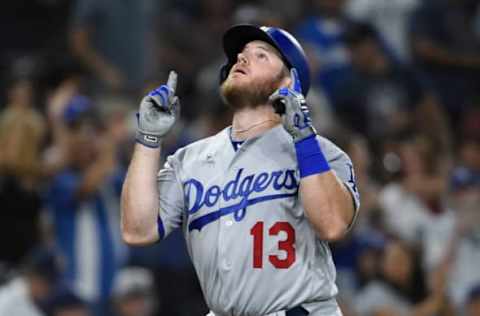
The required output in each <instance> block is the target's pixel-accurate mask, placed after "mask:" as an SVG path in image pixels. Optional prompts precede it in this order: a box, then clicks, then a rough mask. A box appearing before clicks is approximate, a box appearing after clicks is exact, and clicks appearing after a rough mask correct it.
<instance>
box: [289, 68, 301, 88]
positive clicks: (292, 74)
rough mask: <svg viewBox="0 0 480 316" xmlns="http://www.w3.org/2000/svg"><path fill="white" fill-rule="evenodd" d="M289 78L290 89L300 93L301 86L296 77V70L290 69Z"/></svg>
mask: <svg viewBox="0 0 480 316" xmlns="http://www.w3.org/2000/svg"><path fill="white" fill-rule="evenodd" d="M290 78H291V83H290V89H292V90H293V91H295V92H298V93H302V84H301V82H300V78H299V77H298V72H297V69H295V68H292V69H290Z"/></svg>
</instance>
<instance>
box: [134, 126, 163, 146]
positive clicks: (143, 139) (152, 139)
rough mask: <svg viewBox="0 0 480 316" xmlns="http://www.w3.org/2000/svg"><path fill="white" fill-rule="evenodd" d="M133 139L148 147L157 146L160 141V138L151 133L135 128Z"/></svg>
mask: <svg viewBox="0 0 480 316" xmlns="http://www.w3.org/2000/svg"><path fill="white" fill-rule="evenodd" d="M135 140H136V141H137V143H140V144H142V145H144V146H147V147H150V148H158V147H160V144H161V142H162V138H161V137H159V136H156V135H152V134H145V133H142V132H141V131H138V130H137V134H136V135H135Z"/></svg>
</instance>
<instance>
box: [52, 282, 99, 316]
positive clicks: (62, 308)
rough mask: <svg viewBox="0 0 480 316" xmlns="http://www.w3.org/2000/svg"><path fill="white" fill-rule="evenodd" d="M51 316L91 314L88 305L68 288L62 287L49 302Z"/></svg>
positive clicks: (84, 315)
mask: <svg viewBox="0 0 480 316" xmlns="http://www.w3.org/2000/svg"><path fill="white" fill-rule="evenodd" d="M48 305H49V307H48V308H47V310H48V315H49V316H90V315H92V314H91V313H90V312H89V308H88V305H87V304H86V303H85V302H84V301H83V300H82V299H80V298H79V297H78V296H76V295H75V294H73V293H72V292H71V291H70V290H68V289H61V290H59V292H58V293H56V294H55V296H54V297H53V298H52V300H51V301H50V302H49V303H48Z"/></svg>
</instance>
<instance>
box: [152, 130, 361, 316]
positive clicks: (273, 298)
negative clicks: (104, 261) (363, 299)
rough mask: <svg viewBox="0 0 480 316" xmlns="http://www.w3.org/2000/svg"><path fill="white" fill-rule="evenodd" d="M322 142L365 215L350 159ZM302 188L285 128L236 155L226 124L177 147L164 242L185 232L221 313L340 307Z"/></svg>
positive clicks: (167, 174) (163, 217)
mask: <svg viewBox="0 0 480 316" xmlns="http://www.w3.org/2000/svg"><path fill="white" fill-rule="evenodd" d="M318 141H319V143H320V146H321V148H322V151H323V153H324V154H325V156H326V158H327V160H328V161H329V164H330V166H331V168H332V169H333V170H334V171H335V173H336V174H337V176H338V177H339V178H340V179H341V180H342V181H343V182H344V183H345V186H346V187H347V188H348V189H349V190H350V192H351V194H352V197H353V200H354V204H355V209H356V210H357V209H358V206H359V195H358V191H357V188H356V185H355V179H354V175H353V167H352V163H351V161H350V159H349V157H348V156H347V155H346V154H345V153H344V152H343V151H341V150H340V149H339V148H338V147H337V146H335V145H334V144H333V143H332V142H330V141H329V140H327V139H325V138H323V137H320V136H318ZM299 182H300V177H299V172H298V167H297V160H296V156H295V147H294V144H293V141H292V138H291V136H290V135H289V134H288V133H287V132H286V131H285V130H284V128H283V126H282V125H278V126H276V127H274V128H272V129H271V130H269V131H267V132H266V133H264V134H263V135H261V136H260V137H256V138H253V139H249V140H247V141H245V143H244V144H243V145H242V146H241V147H240V149H239V150H238V151H235V150H234V148H233V146H232V143H231V139H230V128H226V129H224V130H223V131H222V132H220V133H218V134H217V135H215V136H212V137H209V138H205V139H203V140H200V141H198V142H195V143H193V144H191V145H188V146H186V147H184V148H182V149H180V150H178V151H177V152H176V153H175V154H174V155H172V156H170V157H169V158H168V159H167V162H166V163H165V166H164V168H163V169H162V170H160V172H159V174H158V187H159V190H160V200H159V204H160V214H159V219H158V224H159V225H158V228H159V233H160V237H161V238H165V237H166V236H167V235H168V234H169V233H170V232H171V231H172V230H174V229H176V228H178V227H181V228H182V230H183V234H184V237H185V240H186V243H187V248H188V251H189V254H190V257H191V259H192V262H193V265H194V267H195V270H196V272H197V275H198V278H199V281H200V285H201V287H202V291H203V294H204V296H205V299H206V302H207V305H208V306H209V307H210V309H211V310H212V311H213V312H214V313H215V315H217V316H218V315H235V316H238V315H266V314H269V313H273V312H277V311H281V310H286V309H289V308H291V307H294V306H298V305H300V304H302V303H308V302H317V301H325V304H327V305H328V304H334V306H333V307H332V308H336V302H335V300H334V297H335V295H336V294H337V287H336V285H335V267H334V264H333V261H332V257H331V253H330V249H329V246H328V244H327V243H326V242H325V241H322V240H320V239H319V238H318V237H317V235H316V233H315V231H314V229H313V227H312V225H311V224H310V222H309V220H308V218H307V215H306V213H305V211H304V209H303V207H302V204H301V201H300V199H299V196H298V193H299V191H298V187H299ZM315 315H323V314H318V313H315ZM328 315H331V314H328Z"/></svg>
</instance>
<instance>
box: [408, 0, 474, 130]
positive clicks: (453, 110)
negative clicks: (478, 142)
mask: <svg viewBox="0 0 480 316" xmlns="http://www.w3.org/2000/svg"><path fill="white" fill-rule="evenodd" d="M478 9H479V2H478V1H477V0H439V1H423V3H422V5H421V6H420V7H419V8H418V10H417V11H416V13H415V15H414V16H413V18H412V19H411V21H412V25H411V42H412V48H413V53H414V56H415V58H416V61H417V62H418V65H419V66H420V67H421V68H422V70H423V71H424V72H425V73H426V74H427V75H428V76H429V79H430V80H431V82H432V84H433V85H434V87H435V89H436V91H437V92H438V93H439V95H440V96H441V98H442V103H443V104H444V105H445V106H446V107H447V109H448V110H449V113H450V119H451V120H452V121H453V122H454V123H455V122H457V121H458V118H459V115H460V114H461V113H462V111H464V109H465V108H466V106H468V104H469V103H470V102H471V101H472V98H474V97H476V96H477V95H478V91H479V87H480V86H479V85H480V80H479V76H480V37H479V36H478V29H476V27H475V24H476V21H478V13H479V11H478ZM477 24H478V23H477Z"/></svg>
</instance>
